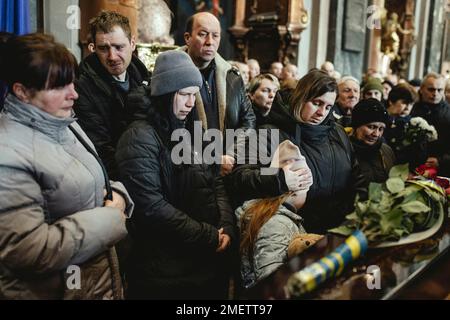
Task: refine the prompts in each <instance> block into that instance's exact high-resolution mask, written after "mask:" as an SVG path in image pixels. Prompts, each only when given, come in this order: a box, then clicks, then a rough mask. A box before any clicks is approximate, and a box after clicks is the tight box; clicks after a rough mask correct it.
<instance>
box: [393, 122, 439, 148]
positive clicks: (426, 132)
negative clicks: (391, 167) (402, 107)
mask: <svg viewBox="0 0 450 320" xmlns="http://www.w3.org/2000/svg"><path fill="white" fill-rule="evenodd" d="M437 138H438V134H437V131H436V129H435V128H434V126H432V125H430V124H428V122H427V121H426V120H425V119H424V118H421V117H414V118H411V120H410V121H409V123H408V124H407V125H405V131H404V133H403V137H402V139H401V141H393V142H394V143H395V144H396V148H397V150H399V149H401V148H402V147H407V146H409V145H412V144H414V143H417V142H421V141H424V140H425V141H427V142H431V141H435V140H437Z"/></svg>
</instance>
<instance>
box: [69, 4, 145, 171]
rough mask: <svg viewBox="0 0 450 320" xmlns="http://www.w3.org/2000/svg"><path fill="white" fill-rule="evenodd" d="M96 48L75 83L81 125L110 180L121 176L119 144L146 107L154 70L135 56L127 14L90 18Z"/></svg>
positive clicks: (77, 109)
mask: <svg viewBox="0 0 450 320" xmlns="http://www.w3.org/2000/svg"><path fill="white" fill-rule="evenodd" d="M90 29H91V36H92V39H93V44H94V52H93V53H92V54H91V55H89V56H88V57H86V58H85V59H84V60H83V61H82V62H81V64H80V77H79V79H78V80H77V81H76V82H75V86H76V90H77V92H78V94H79V99H78V100H77V101H76V102H75V107H74V109H75V113H76V116H77V118H78V123H79V124H80V125H81V127H82V128H83V129H84V131H85V132H86V133H87V135H88V136H89V138H90V139H91V140H92V142H93V143H94V145H95V148H96V149H97V152H98V153H99V156H100V158H101V159H102V161H103V162H104V164H105V166H106V168H107V171H108V174H109V176H110V177H111V179H117V177H118V174H117V166H116V163H115V160H114V153H115V150H116V145H117V142H118V140H119V138H120V136H121V135H122V133H123V132H124V131H125V129H126V127H127V126H128V124H129V123H130V122H131V121H132V120H133V119H134V117H135V116H136V113H137V110H136V109H135V107H134V106H136V105H137V106H139V107H140V108H144V109H145V108H147V107H148V106H149V103H150V102H149V100H148V98H147V97H146V94H145V93H146V91H147V90H146V87H147V86H146V85H148V82H149V73H148V71H147V69H146V67H145V66H144V64H143V63H142V62H141V61H140V60H139V59H138V58H137V57H135V56H134V55H133V51H134V49H135V40H134V37H132V36H131V29H130V24H129V21H128V18H126V17H124V16H122V15H120V14H118V13H115V12H108V11H102V12H101V13H100V14H99V15H98V16H97V17H95V18H94V19H92V20H91V22H90Z"/></svg>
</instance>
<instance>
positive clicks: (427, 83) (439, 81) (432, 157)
mask: <svg viewBox="0 0 450 320" xmlns="http://www.w3.org/2000/svg"><path fill="white" fill-rule="evenodd" d="M444 89H445V78H444V77H443V76H442V75H440V74H437V73H429V74H427V75H426V76H425V78H424V79H423V81H422V84H421V86H420V90H419V94H420V101H419V102H417V103H416V104H415V105H414V107H413V110H412V112H411V115H412V116H413V117H422V118H424V119H425V120H427V122H428V123H429V124H431V125H433V126H434V127H435V128H436V130H437V133H438V140H437V141H434V142H432V143H430V145H429V150H428V151H429V152H428V154H429V157H428V160H427V164H428V165H430V166H434V167H438V168H439V175H441V176H447V177H448V176H450V143H449V141H450V106H449V104H448V103H447V102H446V101H445V99H444Z"/></svg>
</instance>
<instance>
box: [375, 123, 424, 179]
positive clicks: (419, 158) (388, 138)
mask: <svg viewBox="0 0 450 320" xmlns="http://www.w3.org/2000/svg"><path fill="white" fill-rule="evenodd" d="M410 120H411V116H406V117H391V118H390V123H389V125H388V126H387V127H386V130H385V131H384V134H383V137H384V140H385V142H386V143H387V144H388V145H389V146H390V147H391V148H392V151H394V154H395V159H396V164H404V163H409V169H410V170H411V171H412V172H414V170H415V168H417V167H418V166H419V165H421V164H423V163H425V162H426V160H427V157H428V142H427V139H426V136H423V137H421V138H419V140H418V141H416V142H415V143H412V144H410V145H408V146H403V145H402V143H401V142H402V141H403V140H404V136H405V130H406V129H407V127H408V125H409V121H410Z"/></svg>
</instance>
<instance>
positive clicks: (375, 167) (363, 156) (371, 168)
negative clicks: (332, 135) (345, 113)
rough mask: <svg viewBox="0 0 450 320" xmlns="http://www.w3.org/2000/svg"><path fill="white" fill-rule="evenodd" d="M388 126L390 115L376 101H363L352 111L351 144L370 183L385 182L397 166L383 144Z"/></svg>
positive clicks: (389, 150) (387, 148)
mask: <svg viewBox="0 0 450 320" xmlns="http://www.w3.org/2000/svg"><path fill="white" fill-rule="evenodd" d="M388 124H389V116H388V113H387V111H386V109H385V108H384V106H383V104H382V103H381V102H379V101H378V100H376V99H372V98H371V99H365V100H361V101H360V102H358V103H357V104H356V106H355V108H354V109H353V112H352V127H353V133H352V135H351V137H350V140H351V142H352V145H353V149H354V150H355V154H356V158H357V159H358V162H359V165H360V167H361V172H362V174H363V175H364V177H365V178H366V180H367V181H368V182H377V183H383V182H385V181H386V180H387V178H388V177H389V170H390V169H391V168H392V166H393V165H394V164H395V155H394V151H392V149H391V147H389V146H388V145H387V144H386V143H384V142H383V133H384V130H385V129H386V126H387V125H388Z"/></svg>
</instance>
